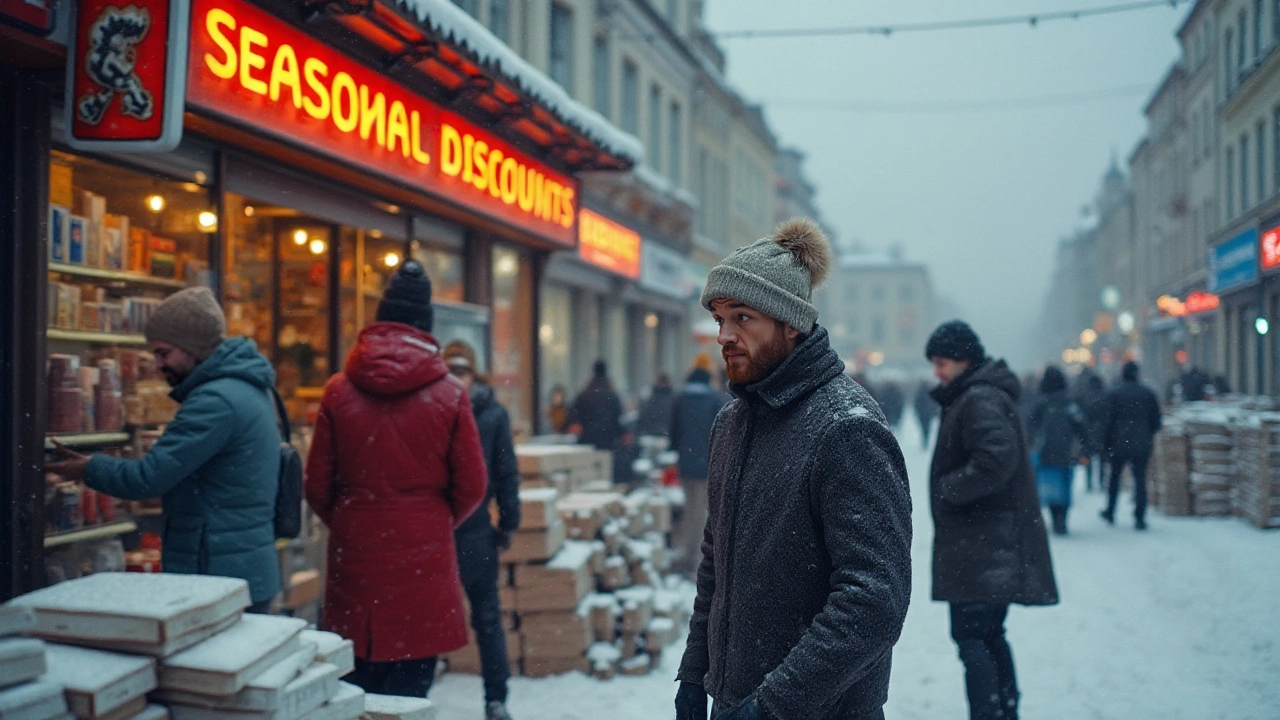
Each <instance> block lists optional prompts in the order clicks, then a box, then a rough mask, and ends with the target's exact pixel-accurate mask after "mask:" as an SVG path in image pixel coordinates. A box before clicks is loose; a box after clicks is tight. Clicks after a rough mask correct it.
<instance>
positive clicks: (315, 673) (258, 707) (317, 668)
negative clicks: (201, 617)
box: [152, 663, 338, 720]
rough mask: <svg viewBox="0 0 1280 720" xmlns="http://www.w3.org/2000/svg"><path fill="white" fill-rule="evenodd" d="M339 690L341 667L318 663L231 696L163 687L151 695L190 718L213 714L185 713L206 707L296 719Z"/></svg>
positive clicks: (242, 715) (252, 719)
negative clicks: (271, 686) (278, 683)
mask: <svg viewBox="0 0 1280 720" xmlns="http://www.w3.org/2000/svg"><path fill="white" fill-rule="evenodd" d="M337 692H338V669H337V668H336V667H334V666H332V665H326V664H323V663H317V664H315V665H313V666H311V667H309V668H307V669H306V670H304V671H303V672H302V674H301V675H299V676H297V677H295V678H293V679H292V680H291V681H289V683H287V684H286V685H284V686H283V687H281V688H278V689H275V690H270V691H268V690H263V689H260V688H255V687H253V686H250V687H247V688H245V689H244V690H241V691H240V692H238V693H236V694H235V695H232V696H231V697H229V698H217V697H211V696H201V695H196V694H195V693H186V692H181V691H172V690H162V691H160V692H157V693H155V694H154V695H153V696H152V697H154V698H155V699H156V700H157V701H159V702H163V703H166V704H168V705H170V706H171V707H174V708H177V707H179V706H183V711H184V713H185V716H186V717H187V718H191V717H192V716H193V715H199V716H200V717H211V715H209V714H200V713H186V712H185V710H186V709H192V710H195V709H205V710H209V711H211V712H223V713H226V714H229V713H234V717H235V718H239V719H240V720H293V719H295V718H297V717H299V716H301V715H303V714H305V713H308V712H310V711H312V710H314V709H316V708H318V707H320V706H321V705H323V704H324V703H325V702H326V701H327V700H328V699H329V698H331V697H333V696H334V694H336V693H337Z"/></svg>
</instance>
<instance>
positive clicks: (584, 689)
mask: <svg viewBox="0 0 1280 720" xmlns="http://www.w3.org/2000/svg"><path fill="white" fill-rule="evenodd" d="M900 437H901V441H902V444H903V451H904V453H905V454H906V457H907V467H908V470H909V472H910V475H911V482H912V486H913V488H914V494H915V503H916V505H915V518H916V523H915V528H916V536H915V547H914V557H915V588H914V594H913V598H912V607H911V611H910V614H909V615H908V617H907V623H906V627H905V629H904V631H903V635H902V639H901V641H900V642H899V643H898V647H897V649H896V651H895V655H894V667H893V672H894V675H893V683H892V686H891V687H890V691H889V703H888V706H887V707H886V716H887V717H888V718H889V720H926V719H928V720H949V719H953V718H954V719H956V720H959V719H961V718H965V717H968V710H967V706H966V704H965V700H964V687H963V670H962V668H961V665H960V662H959V660H958V659H957V657H956V654H955V649H954V645H953V644H952V643H951V639H950V637H949V635H948V625H947V608H946V606H945V605H943V604H941V603H934V602H930V600H929V589H930V588H929V585H930V560H929V553H930V544H931V542H932V536H933V530H932V524H931V522H930V519H929V505H928V485H929V477H928V470H929V453H928V452H926V451H924V450H922V448H921V446H920V436H919V432H918V429H917V427H916V425H915V422H914V419H913V418H911V417H910V416H908V417H907V418H905V419H904V421H903V430H902V432H901V434H900ZM1101 503H1102V497H1101V495H1100V494H1099V493H1094V494H1086V493H1084V491H1083V486H1082V485H1077V494H1076V507H1075V508H1074V509H1073V510H1072V513H1071V518H1070V521H1069V522H1070V525H1071V534H1070V535H1069V536H1067V537H1065V538H1056V537H1055V538H1053V539H1052V545H1053V546H1052V550H1053V561H1054V568H1055V570H1056V572H1057V577H1058V584H1059V589H1060V591H1061V594H1062V603H1061V604H1060V605H1058V606H1056V607H1052V608H1021V607H1015V608H1014V609H1012V610H1011V611H1010V618H1009V625H1008V626H1009V638H1010V642H1011V644H1012V646H1013V651H1014V656H1015V659H1016V662H1017V667H1018V680H1019V684H1020V686H1021V689H1022V692H1023V702H1022V708H1023V712H1022V717H1024V718H1029V719H1030V718H1034V719H1035V720H1093V719H1097V720H1103V719H1107V720H1110V719H1114V720H1145V719H1148V718H1150V719H1151V720H1277V719H1280V531H1272V532H1270V533H1264V532H1262V531H1260V530H1255V529H1253V528H1252V527H1249V526H1248V525H1246V524H1244V523H1243V522H1240V521H1238V520H1234V519H1212V520H1210V519H1190V518H1166V517H1164V516H1162V515H1160V514H1158V513H1152V515H1151V516H1150V517H1149V520H1150V526H1151V527H1150V529H1149V530H1148V531H1146V532H1145V533H1138V532H1136V531H1134V530H1133V529H1132V525H1131V523H1125V522H1121V523H1118V524H1117V525H1116V526H1115V527H1108V526H1107V525H1105V524H1103V522H1102V521H1101V519H1099V518H1098V510H1099V509H1100V508H1101V506H1102V505H1101ZM1121 508H1122V510H1121V513H1120V514H1121V515H1122V516H1124V518H1125V519H1126V520H1128V517H1129V514H1130V513H1131V510H1132V506H1131V505H1130V504H1129V503H1128V500H1127V498H1126V500H1125V501H1124V503H1123V504H1122V506H1121ZM682 648H683V643H682V642H681V643H677V645H674V646H672V647H670V648H668V650H667V652H666V653H665V654H664V656H663V663H662V667H661V668H660V669H659V670H658V671H656V672H654V673H652V674H650V675H649V676H647V677H643V678H623V677H619V678H616V679H614V680H611V681H608V682H600V681H596V680H593V679H591V678H588V677H586V676H583V675H577V674H575V675H568V676H562V677H558V678H551V679H544V680H529V679H524V678H516V679H514V680H513V681H512V684H511V699H510V703H509V708H510V710H511V713H512V715H513V716H514V717H515V718H516V720H562V719H563V720H578V719H580V718H581V719H585V718H602V719H604V720H659V719H662V718H671V717H673V716H674V710H673V705H672V699H673V698H674V693H675V685H674V682H673V680H674V677H675V672H676V667H677V666H678V665H679V660H680V652H681V650H682ZM482 695H483V692H482V690H481V684H480V679H479V678H478V677H475V676H466V675H449V676H446V677H444V678H442V679H441V681H440V683H439V684H437V686H436V687H435V688H434V689H433V690H432V691H431V698H432V699H433V700H435V701H436V702H438V703H439V704H440V705H441V706H442V707H441V709H442V712H441V716H440V717H441V720H479V719H480V718H483V716H484V713H483V711H482V709H481V706H482V703H481V700H482Z"/></svg>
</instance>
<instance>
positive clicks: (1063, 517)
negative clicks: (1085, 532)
mask: <svg viewBox="0 0 1280 720" xmlns="http://www.w3.org/2000/svg"><path fill="white" fill-rule="evenodd" d="M1049 514H1050V515H1052V516H1053V534H1054V535H1066V534H1067V509H1066V508H1065V507H1063V506H1061V505H1052V506H1050V507H1049Z"/></svg>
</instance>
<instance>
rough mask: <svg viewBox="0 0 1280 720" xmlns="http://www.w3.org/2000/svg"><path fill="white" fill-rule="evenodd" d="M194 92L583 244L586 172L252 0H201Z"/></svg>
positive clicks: (357, 161)
mask: <svg viewBox="0 0 1280 720" xmlns="http://www.w3.org/2000/svg"><path fill="white" fill-rule="evenodd" d="M187 102H188V103H189V104H191V105H192V106H195V107H198V108H200V109H202V110H207V111H210V112H212V113H214V114H216V115H220V116H223V117H225V118H228V119H231V120H233V121H236V122H239V123H243V124H246V125H249V126H252V127H254V128H256V129H258V130H261V131H263V132H265V133H268V134H271V135H273V136H275V137H277V138H280V139H283V140H286V141H291V142H293V143H296V144H298V145H301V146H303V147H306V148H308V149H309V150H312V151H314V152H317V153H320V154H322V155H326V156H330V157H335V158H337V159H340V160H343V161H345V162H347V163H350V164H352V165H355V166H358V167H361V168H364V169H366V170H369V171H371V172H374V173H377V174H378V175H381V176H384V177H388V178H390V179H392V180H395V181H399V182H401V183H404V184H406V185H408V186H410V187H413V188H415V189H419V190H424V191H426V192H430V193H433V194H435V195H438V196H440V197H443V198H446V199H448V200H450V201H451V202H455V203H458V204H460V205H463V206H465V207H467V208H469V209H471V210H474V211H477V212H480V213H483V214H485V215H486V216H489V217H493V218H496V219H498V220H501V221H504V222H506V223H507V224H510V225H513V226H516V227H519V228H522V229H524V230H527V231H529V232H531V233H534V234H536V235H538V236H539V237H541V238H544V239H546V240H549V241H551V242H553V243H555V244H557V245H561V246H564V247H573V246H574V244H575V238H576V235H575V227H574V224H575V221H576V220H577V203H578V198H577V181H576V180H574V179H573V178H571V177H568V176H565V175H563V174H561V173H558V172H556V171H554V170H552V169H551V168H550V167H548V166H547V165H545V164H543V163H541V162H538V161H536V160H534V159H532V158H530V157H528V156H527V155H525V154H524V153H522V152H521V151H519V150H517V149H516V148H515V147H514V146H513V145H511V144H510V143H507V142H505V141H503V140H500V139H498V138H497V137H495V136H494V135H492V134H491V133H489V132H487V131H485V130H484V129H482V128H480V127H478V126H476V125H474V124H472V123H471V122H469V121H467V120H465V119H463V118H462V117H461V116H459V115H457V114H455V113H452V112H450V111H448V110H445V109H443V108H441V107H439V106H437V105H435V104H434V103H432V102H431V101H429V100H427V99H426V98H423V97H421V96H419V95H417V94H415V93H413V92H411V91H410V90H408V89H407V88H405V87H403V86H401V85H399V84H398V83H396V82H394V81H393V80H391V79H389V78H388V77H386V76H385V75H384V74H383V73H382V72H380V71H378V70H376V69H374V68H371V67H368V66H366V65H364V64H362V63H360V62H358V61H356V60H354V59H351V58H349V57H347V56H345V55H343V54H342V53H340V52H339V51H337V50H336V49H334V48H332V47H330V46H329V45H326V44H325V43H323V42H321V41H319V40H317V39H316V38H313V37H311V36H309V35H307V34H306V33H304V32H303V31H302V30H299V29H298V28H296V27H294V26H293V25H290V24H289V23H287V22H285V21H284V20H281V19H279V18H277V17H275V16H273V15H271V14H269V13H267V12H266V11H264V10H262V9H260V8H258V7H255V6H254V5H251V4H249V3H247V2H244V0H193V12H192V20H191V52H190V60H189V68H188V77H187Z"/></svg>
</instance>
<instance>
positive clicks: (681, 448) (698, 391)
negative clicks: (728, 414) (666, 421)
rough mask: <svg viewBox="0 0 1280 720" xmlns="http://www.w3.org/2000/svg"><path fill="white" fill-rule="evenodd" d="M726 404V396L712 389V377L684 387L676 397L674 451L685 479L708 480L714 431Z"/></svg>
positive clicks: (673, 430) (673, 426)
mask: <svg viewBox="0 0 1280 720" xmlns="http://www.w3.org/2000/svg"><path fill="white" fill-rule="evenodd" d="M703 374H704V375H706V373H703ZM725 400H726V398H725V396H724V395H722V394H721V393H719V392H716V390H715V389H714V388H712V387H711V383H710V376H708V377H707V379H706V380H704V381H702V382H695V381H692V380H691V381H689V382H688V383H685V386H684V387H683V388H682V389H681V390H680V394H679V395H677V396H676V400H675V407H674V409H673V410H672V413H671V449H672V450H675V451H676V452H677V453H679V454H680V477H681V478H682V479H684V480H705V479H706V477H707V465H708V463H709V457H710V454H711V428H712V426H713V425H715V421H716V415H718V414H719V413H720V408H722V407H724V403H725Z"/></svg>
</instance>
